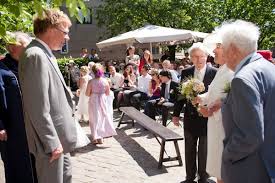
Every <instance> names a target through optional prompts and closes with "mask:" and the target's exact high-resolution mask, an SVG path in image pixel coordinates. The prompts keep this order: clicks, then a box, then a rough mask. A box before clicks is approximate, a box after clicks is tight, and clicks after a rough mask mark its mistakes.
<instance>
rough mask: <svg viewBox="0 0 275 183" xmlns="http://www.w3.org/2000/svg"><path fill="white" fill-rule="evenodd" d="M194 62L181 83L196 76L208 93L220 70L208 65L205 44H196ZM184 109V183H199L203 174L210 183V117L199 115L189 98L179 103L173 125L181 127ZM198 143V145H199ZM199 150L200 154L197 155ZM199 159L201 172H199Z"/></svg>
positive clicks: (192, 54)
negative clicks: (208, 152) (181, 115)
mask: <svg viewBox="0 0 275 183" xmlns="http://www.w3.org/2000/svg"><path fill="white" fill-rule="evenodd" d="M189 54H190V58H191V61H192V62H193V63H194V66H192V67H189V68H186V69H184V70H183V71H182V73H181V80H182V81H184V79H186V78H189V77H195V78H197V79H199V80H200V81H202V82H203V83H204V86H205V92H207V90H208V85H209V84H210V83H211V82H212V80H213V79H214V77H215V75H216V72H217V70H216V69H215V68H214V67H210V66H208V65H207V64H206V60H207V50H206V48H205V47H204V46H203V44H202V43H194V44H193V45H192V47H191V48H190V49H189ZM182 108H184V138H185V165H186V180H185V181H184V183H195V181H194V179H195V178H196V174H197V173H198V175H199V178H198V179H199V180H198V182H199V183H207V182H208V180H207V179H208V177H209V175H208V173H207V172H206V158H207V118H205V117H203V116H201V115H199V113H198V111H197V108H196V107H194V106H193V104H192V103H191V102H189V101H187V100H186V99H184V100H179V101H177V102H176V103H175V106H174V113H173V119H172V120H173V123H174V124H175V125H177V126H178V125H179V115H180V112H181V111H182ZM197 144H198V145H197ZM197 149H198V155H197ZM197 157H198V169H197Z"/></svg>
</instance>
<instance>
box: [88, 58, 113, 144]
mask: <svg viewBox="0 0 275 183" xmlns="http://www.w3.org/2000/svg"><path fill="white" fill-rule="evenodd" d="M93 72H94V74H95V78H94V79H92V80H90V81H89V83H88V86H87V90H86V95H87V96H89V97H90V99H89V114H90V117H89V123H90V128H91V134H92V138H93V144H102V143H103V138H105V137H110V136H113V135H116V131H115V129H114V127H113V121H111V119H110V118H109V115H108V108H107V96H108V95H109V94H110V86H109V83H108V81H107V80H106V79H105V78H104V77H103V76H104V71H103V67H102V65H100V64H98V63H96V64H95V65H94V66H93Z"/></svg>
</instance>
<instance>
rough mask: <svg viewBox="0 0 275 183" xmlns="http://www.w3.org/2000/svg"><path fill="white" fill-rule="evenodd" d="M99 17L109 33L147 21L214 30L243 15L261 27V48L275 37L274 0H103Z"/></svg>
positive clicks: (112, 33)
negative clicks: (223, 23)
mask: <svg viewBox="0 0 275 183" xmlns="http://www.w3.org/2000/svg"><path fill="white" fill-rule="evenodd" d="M96 18H97V23H98V25H99V26H102V27H105V30H106V32H105V33H104V35H105V36H106V35H107V37H111V36H114V35H117V34H119V33H123V32H126V31H130V30H133V29H136V28H139V27H142V26H144V25H145V24H155V25H160V26H167V27H173V28H183V29H191V30H197V31H201V32H212V31H213V29H214V28H215V27H216V26H218V25H220V24H221V23H222V22H224V21H226V20H229V19H244V20H247V21H251V22H254V23H255V24H257V25H258V26H259V27H260V29H261V37H260V40H259V47H260V48H261V49H267V48H270V47H272V46H274V40H275V33H274V30H275V21H274V20H275V0H104V3H103V4H102V5H101V6H100V7H99V8H98V10H97V17H96Z"/></svg>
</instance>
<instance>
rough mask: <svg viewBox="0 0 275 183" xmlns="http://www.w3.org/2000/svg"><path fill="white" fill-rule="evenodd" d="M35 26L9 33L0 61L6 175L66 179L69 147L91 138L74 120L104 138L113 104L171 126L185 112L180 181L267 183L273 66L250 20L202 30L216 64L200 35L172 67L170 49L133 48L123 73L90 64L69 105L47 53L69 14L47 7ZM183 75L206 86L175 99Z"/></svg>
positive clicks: (62, 35)
mask: <svg viewBox="0 0 275 183" xmlns="http://www.w3.org/2000/svg"><path fill="white" fill-rule="evenodd" d="M33 24H34V28H33V30H34V34H35V39H33V40H31V39H30V38H29V36H28V35H26V34H24V33H20V32H17V33H14V34H13V35H12V36H13V37H14V39H15V40H16V43H9V44H7V50H8V51H9V53H8V54H7V55H6V57H5V58H4V60H3V61H1V62H0V86H1V88H0V106H1V108H0V114H1V115H0V141H1V144H0V150H1V157H2V160H3V162H4V166H5V176H6V182H9V183H17V182H26V183H32V182H39V183H44V182H45V183H49V182H53V183H70V182H72V165H71V161H70V152H73V151H74V150H75V148H79V147H83V146H85V145H87V144H88V143H89V142H90V140H89V139H88V138H87V136H86V134H85V133H84V132H83V131H82V129H81V127H80V125H79V123H78V120H79V121H84V122H88V123H89V126H90V131H91V140H92V143H93V144H95V145H97V144H102V143H103V141H104V138H108V137H112V136H114V135H116V131H115V128H114V125H113V106H114V108H117V109H118V110H119V107H120V106H133V107H135V108H136V109H138V110H140V111H141V112H144V113H145V114H146V115H148V116H149V117H151V118H152V119H156V116H157V115H158V116H161V119H162V124H163V126H167V121H168V119H169V114H170V113H171V114H172V117H171V120H172V122H173V123H174V124H175V125H176V126H179V121H180V118H179V116H180V114H181V113H183V114H184V119H183V122H184V137H185V156H184V157H185V168H186V180H185V181H183V182H185V183H194V182H195V179H196V178H197V179H198V183H207V182H208V181H209V180H208V178H209V177H210V176H215V177H217V180H218V182H219V183H222V182H224V183H233V182H234V183H245V182H249V183H275V174H274V172H275V167H274V164H275V159H274V153H275V144H274V138H275V133H274V132H275V123H274V119H275V115H274V112H273V111H272V110H273V108H274V105H275V103H274V101H275V72H274V71H275V66H274V65H273V64H272V63H270V62H269V61H267V60H266V59H264V58H263V57H262V56H261V55H260V54H258V53H257V52H256V51H257V41H258V39H259V34H260V32H259V29H258V27H257V26H256V25H254V24H252V23H250V22H246V21H242V20H236V21H233V22H232V21H231V22H226V23H224V24H223V25H221V26H220V27H218V28H217V29H216V31H215V33H213V34H211V35H210V39H212V40H214V41H213V42H212V43H211V44H213V49H212V50H211V51H213V53H214V55H215V59H214V61H215V63H216V64H217V65H218V66H219V67H218V68H216V67H213V65H212V64H207V63H208V62H207V60H208V59H209V57H208V55H209V49H207V48H206V45H209V44H208V43H206V42H204V43H194V44H193V45H192V46H191V48H190V49H189V52H188V55H186V57H185V58H184V59H183V60H182V63H181V64H180V65H177V64H171V62H170V60H169V54H168V53H167V55H166V56H165V57H163V58H162V59H163V60H162V61H161V63H158V62H154V61H153V58H152V54H151V53H150V51H149V50H145V51H144V54H143V56H142V57H140V56H138V55H136V54H135V47H133V46H130V47H129V48H128V49H127V56H126V58H125V66H124V69H123V70H119V69H118V68H117V67H116V66H114V65H108V66H107V67H105V68H104V66H103V65H101V64H100V63H95V62H93V61H91V62H90V63H89V64H88V65H87V66H82V67H81V68H80V72H79V76H78V79H76V83H77V85H76V86H77V88H78V89H77V91H76V95H77V96H78V97H79V101H78V104H77V106H76V109H75V107H74V106H75V104H74V102H73V100H72V92H71V90H70V89H69V88H68V87H67V84H66V82H65V80H64V79H63V76H62V74H61V72H60V70H59V67H58V64H57V61H56V58H55V56H54V55H53V53H52V51H54V50H59V49H61V47H62V45H63V44H64V42H65V41H68V40H69V28H70V26H71V21H70V19H69V18H68V16H67V15H66V14H64V13H63V12H62V11H60V10H56V9H45V10H43V13H42V15H41V16H36V17H35V18H34V22H33ZM207 40H209V39H207ZM84 51H85V53H84ZM84 51H83V57H89V56H88V54H87V53H86V52H87V50H84ZM85 54H86V55H85ZM261 54H263V53H261ZM263 56H264V57H266V55H265V54H263ZM93 57H96V56H95V54H94V55H93ZM190 77H194V78H196V79H198V80H200V81H201V82H203V83H204V86H205V91H204V92H202V93H201V94H200V95H198V96H197V97H195V98H194V99H193V100H192V101H189V100H186V99H185V98H181V99H180V98H179V97H178V96H179V85H180V83H181V82H184V81H185V79H186V78H190ZM228 84H229V85H228ZM227 85H228V86H229V90H227V91H225V87H226V86H227ZM195 106H199V108H197V107H195Z"/></svg>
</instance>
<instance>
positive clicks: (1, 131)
mask: <svg viewBox="0 0 275 183" xmlns="http://www.w3.org/2000/svg"><path fill="white" fill-rule="evenodd" d="M10 36H11V37H12V38H14V39H15V41H16V43H8V44H7V50H8V52H9V53H8V54H6V56H5V58H3V60H1V62H0V152H1V158H2V160H3V162H4V167H5V178H6V182H7V183H17V182H27V183H32V182H37V180H35V179H36V175H35V170H34V175H35V177H33V173H32V165H31V157H30V154H29V148H28V143H27V136H26V131H25V125H24V116H23V109H22V99H21V93H20V86H19V83H18V61H19V57H20V56H21V54H22V52H23V50H24V48H25V47H26V46H27V45H28V44H29V43H30V41H31V39H30V37H29V36H28V35H27V34H24V33H21V32H15V33H10ZM32 161H33V162H34V159H32ZM33 165H34V164H33ZM34 178H35V179H34Z"/></svg>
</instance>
